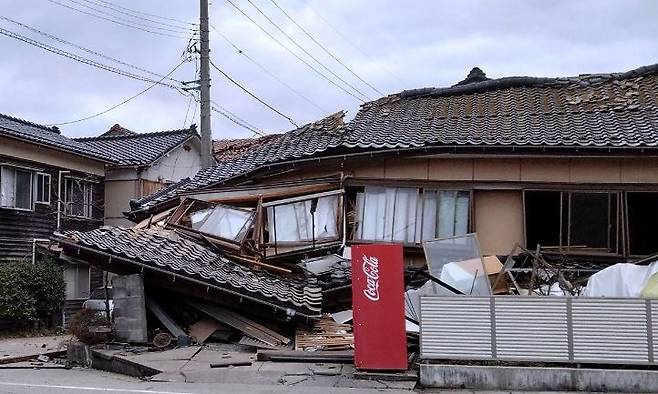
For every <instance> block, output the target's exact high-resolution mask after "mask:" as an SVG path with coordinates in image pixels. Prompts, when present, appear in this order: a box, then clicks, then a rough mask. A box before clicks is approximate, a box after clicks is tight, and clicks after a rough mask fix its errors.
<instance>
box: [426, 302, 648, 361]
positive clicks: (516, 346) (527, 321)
mask: <svg viewBox="0 0 658 394" xmlns="http://www.w3.org/2000/svg"><path fill="white" fill-rule="evenodd" d="M420 309H421V316H420V332H421V337H420V345H421V346H420V347H421V357H422V358H423V359H426V360H438V359H468V360H510V361H512V360H513V361H550V362H581V363H619V364H656V355H657V353H656V352H657V350H658V302H656V301H654V300H647V299H632V298H627V299H624V298H586V297H573V298H569V297H520V296H494V297H470V296H455V297H442V296H424V297H421V307H420Z"/></svg>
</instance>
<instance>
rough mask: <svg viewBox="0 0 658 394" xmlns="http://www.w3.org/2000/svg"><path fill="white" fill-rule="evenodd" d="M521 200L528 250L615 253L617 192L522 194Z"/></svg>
mask: <svg viewBox="0 0 658 394" xmlns="http://www.w3.org/2000/svg"><path fill="white" fill-rule="evenodd" d="M524 198H525V227H526V241H527V246H528V248H530V249H535V248H536V247H537V245H541V246H556V247H561V248H566V249H570V250H572V251H576V250H578V249H588V250H593V249H596V250H599V251H601V252H605V253H616V252H617V245H618V239H617V238H618V226H617V222H618V220H617V219H618V218H617V215H618V204H619V197H618V194H617V193H609V192H574V191H564V192H560V191H526V192H525V197H524Z"/></svg>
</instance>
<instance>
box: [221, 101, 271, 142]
mask: <svg viewBox="0 0 658 394" xmlns="http://www.w3.org/2000/svg"><path fill="white" fill-rule="evenodd" d="M210 109H212V110H213V111H214V112H217V113H218V114H220V115H222V116H224V117H225V118H226V119H228V120H230V121H231V122H233V123H235V124H236V125H238V126H240V127H242V128H244V129H247V130H249V131H251V132H252V133H254V135H260V136H263V135H264V134H263V133H262V132H259V131H258V130H255V129H252V128H251V127H249V126H247V125H245V124H243V123H241V122H240V121H238V120H236V119H234V118H233V117H232V116H231V115H229V114H227V113H226V112H224V111H222V110H221V109H219V108H217V107H215V106H210Z"/></svg>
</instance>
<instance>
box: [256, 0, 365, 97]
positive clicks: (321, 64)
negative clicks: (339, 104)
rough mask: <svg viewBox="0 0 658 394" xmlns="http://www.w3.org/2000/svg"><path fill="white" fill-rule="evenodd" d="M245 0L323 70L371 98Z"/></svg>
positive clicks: (358, 92) (360, 93)
mask: <svg viewBox="0 0 658 394" xmlns="http://www.w3.org/2000/svg"><path fill="white" fill-rule="evenodd" d="M247 1H248V2H249V4H251V5H252V6H253V7H254V8H255V9H256V11H258V13H259V14H261V15H262V16H263V17H264V18H265V19H267V21H268V22H270V24H272V26H274V27H275V28H276V29H277V30H278V31H279V32H280V33H281V34H283V35H284V36H285V37H286V38H287V39H288V40H289V41H290V42H292V43H293V44H294V45H295V46H296V47H297V48H299V49H300V50H301V51H302V52H304V53H305V54H306V55H307V56H308V57H310V58H311V59H313V61H315V62H316V63H317V64H318V65H320V67H322V68H324V69H325V70H327V72H328V73H329V74H331V75H333V76H334V77H335V78H336V79H338V80H339V81H341V82H342V83H344V84H345V85H346V86H348V87H349V88H351V89H352V90H353V91H355V92H356V93H357V94H359V95H361V96H362V97H365V98H366V100H371V98H370V97H368V95H366V94H364V93H363V92H361V91H360V90H359V89H357V88H356V87H354V85H352V84H350V83H349V82H347V81H346V80H344V79H343V78H341V76H340V75H338V74H336V73H335V72H334V71H333V70H332V69H330V68H329V67H327V66H326V65H325V64H324V63H322V62H321V61H320V60H318V59H317V58H316V57H315V56H313V55H312V54H311V53H310V52H309V51H307V50H306V49H305V48H304V47H303V46H301V45H300V44H299V43H298V42H297V41H295V39H294V38H292V37H291V36H290V34H288V33H286V31H285V30H283V28H282V27H281V26H279V25H278V24H277V23H276V22H274V21H273V20H272V19H271V18H270V17H269V16H267V14H266V13H265V12H263V11H262V10H261V9H260V8H259V7H258V6H257V5H256V4H254V3H253V2H252V1H251V0H247Z"/></svg>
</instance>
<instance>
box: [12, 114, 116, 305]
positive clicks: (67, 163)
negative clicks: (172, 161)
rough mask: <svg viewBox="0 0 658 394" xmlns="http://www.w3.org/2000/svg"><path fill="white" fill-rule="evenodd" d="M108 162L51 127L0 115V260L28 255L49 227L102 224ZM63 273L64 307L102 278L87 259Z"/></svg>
mask: <svg viewBox="0 0 658 394" xmlns="http://www.w3.org/2000/svg"><path fill="white" fill-rule="evenodd" d="M111 164H114V159H113V158H112V157H111V156H110V155H108V154H106V153H105V152H102V151H100V150H98V149H94V148H93V147H90V146H88V145H85V144H83V143H81V142H78V141H75V140H73V139H70V138H67V137H65V136H63V135H62V134H61V133H60V131H59V130H58V129H57V128H56V127H47V126H43V125H40V124H36V123H33V122H29V121H27V120H23V119H19V118H15V117H12V116H8V115H3V114H0V262H3V261H4V262H6V261H15V260H24V259H28V260H29V259H31V258H32V255H33V253H34V249H35V246H36V242H38V241H44V240H45V241H48V239H49V238H50V237H51V236H52V235H53V232H57V231H72V230H78V231H90V230H93V229H96V228H98V227H101V226H102V225H103V218H104V213H103V211H104V205H105V202H104V199H105V189H104V187H105V184H104V182H103V180H104V177H105V169H106V166H107V165H111ZM64 275H65V280H66V285H67V287H66V303H65V310H68V311H72V310H76V309H79V307H80V305H81V304H82V302H83V301H84V300H85V299H87V298H88V297H89V294H90V289H91V288H92V287H95V286H98V285H99V284H100V282H101V281H102V275H101V272H100V271H98V270H93V269H92V270H90V268H89V266H88V265H87V264H66V265H65V270H64Z"/></svg>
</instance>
